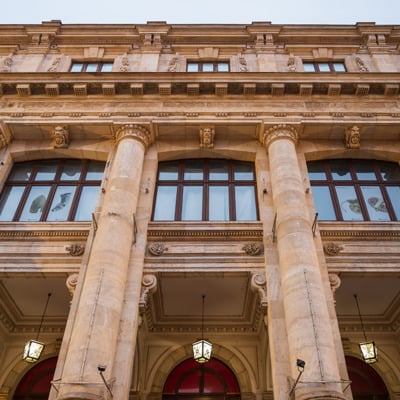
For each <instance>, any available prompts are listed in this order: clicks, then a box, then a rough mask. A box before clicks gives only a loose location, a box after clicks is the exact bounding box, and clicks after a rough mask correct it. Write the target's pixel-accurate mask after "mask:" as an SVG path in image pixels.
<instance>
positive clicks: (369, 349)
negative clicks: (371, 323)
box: [354, 294, 378, 364]
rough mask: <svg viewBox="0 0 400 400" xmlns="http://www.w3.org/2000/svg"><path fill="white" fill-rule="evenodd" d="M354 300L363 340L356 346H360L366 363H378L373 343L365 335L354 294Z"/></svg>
mask: <svg viewBox="0 0 400 400" xmlns="http://www.w3.org/2000/svg"><path fill="white" fill-rule="evenodd" d="M354 299H355V300H356V305H357V310H358V316H359V317H360V322H361V327H362V330H363V333H364V339H365V341H364V342H362V343H359V344H358V345H359V346H360V350H361V356H362V358H363V360H364V361H365V362H366V363H368V364H373V363H375V362H377V361H378V350H377V348H376V346H375V343H374V342H373V341H372V342H371V341H368V340H367V335H366V334H365V328H364V324H363V320H362V318H361V312H360V306H359V305H358V297H357V295H356V294H355V295H354Z"/></svg>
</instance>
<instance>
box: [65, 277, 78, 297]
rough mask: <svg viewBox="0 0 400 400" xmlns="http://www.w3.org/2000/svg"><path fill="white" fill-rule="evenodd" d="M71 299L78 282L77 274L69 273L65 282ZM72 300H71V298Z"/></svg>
mask: <svg viewBox="0 0 400 400" xmlns="http://www.w3.org/2000/svg"><path fill="white" fill-rule="evenodd" d="M65 284H66V286H67V289H68V292H69V294H70V296H71V299H72V298H73V297H74V293H75V289H76V285H77V284H78V274H71V275H70V276H69V277H68V278H67V281H66V282H65ZM71 301H72V300H71Z"/></svg>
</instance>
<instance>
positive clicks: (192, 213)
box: [182, 186, 203, 221]
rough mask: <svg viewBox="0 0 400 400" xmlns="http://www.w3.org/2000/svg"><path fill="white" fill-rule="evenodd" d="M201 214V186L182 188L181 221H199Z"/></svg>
mask: <svg viewBox="0 0 400 400" xmlns="http://www.w3.org/2000/svg"><path fill="white" fill-rule="evenodd" d="M202 213H203V188H202V186H186V187H184V188H183V199H182V221H201V220H202Z"/></svg>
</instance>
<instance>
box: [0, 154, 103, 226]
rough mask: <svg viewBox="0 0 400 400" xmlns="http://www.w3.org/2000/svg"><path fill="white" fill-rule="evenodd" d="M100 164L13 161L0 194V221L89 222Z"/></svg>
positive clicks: (99, 178)
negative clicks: (14, 162)
mask: <svg viewBox="0 0 400 400" xmlns="http://www.w3.org/2000/svg"><path fill="white" fill-rule="evenodd" d="M104 166H105V164H104V163H103V162H98V161H89V160H45V161H30V162H23V163H17V164H15V165H14V167H13V169H12V171H11V173H10V175H9V177H8V179H7V181H6V183H5V185H4V189H3V192H2V194H1V197H0V221H23V222H36V221H90V220H91V218H92V217H91V215H92V212H93V210H94V206H95V204H96V201H97V197H98V193H99V189H100V184H101V180H102V178H103V171H104Z"/></svg>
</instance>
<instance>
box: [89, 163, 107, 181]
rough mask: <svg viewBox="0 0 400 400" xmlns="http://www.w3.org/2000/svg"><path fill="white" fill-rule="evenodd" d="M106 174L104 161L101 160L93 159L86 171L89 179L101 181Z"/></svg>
mask: <svg viewBox="0 0 400 400" xmlns="http://www.w3.org/2000/svg"><path fill="white" fill-rule="evenodd" d="M103 174H104V163H103V162H100V161H91V162H90V163H89V167H88V170H87V173H86V180H87V181H101V180H102V179H103Z"/></svg>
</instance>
